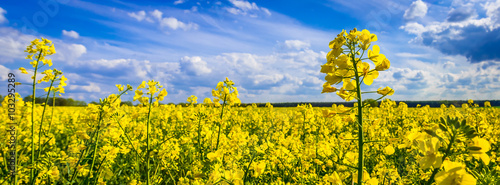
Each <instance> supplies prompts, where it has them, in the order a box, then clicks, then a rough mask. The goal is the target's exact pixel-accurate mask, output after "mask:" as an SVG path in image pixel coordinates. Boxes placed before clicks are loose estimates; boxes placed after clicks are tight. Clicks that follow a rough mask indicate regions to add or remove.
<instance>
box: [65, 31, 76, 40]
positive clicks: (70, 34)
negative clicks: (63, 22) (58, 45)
mask: <svg viewBox="0 0 500 185" xmlns="http://www.w3.org/2000/svg"><path fill="white" fill-rule="evenodd" d="M62 34H63V35H64V36H67V37H71V38H74V39H78V37H80V34H78V32H76V31H73V30H70V31H66V30H63V31H62Z"/></svg>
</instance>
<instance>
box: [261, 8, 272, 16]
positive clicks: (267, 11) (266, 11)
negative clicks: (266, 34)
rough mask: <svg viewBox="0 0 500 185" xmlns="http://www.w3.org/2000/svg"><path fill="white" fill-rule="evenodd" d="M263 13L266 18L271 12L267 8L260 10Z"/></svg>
mask: <svg viewBox="0 0 500 185" xmlns="http://www.w3.org/2000/svg"><path fill="white" fill-rule="evenodd" d="M260 9H261V10H262V11H264V13H266V14H267V15H268V16H271V12H270V11H269V9H267V8H260Z"/></svg>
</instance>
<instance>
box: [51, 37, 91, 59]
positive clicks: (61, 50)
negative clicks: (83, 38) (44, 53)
mask: <svg viewBox="0 0 500 185" xmlns="http://www.w3.org/2000/svg"><path fill="white" fill-rule="evenodd" d="M54 46H55V48H56V54H54V60H61V61H64V62H67V63H74V62H76V59H77V58H79V57H80V56H82V55H83V54H85V53H87V48H86V47H85V46H84V45H81V44H66V43H63V42H60V41H58V42H55V43H54Z"/></svg>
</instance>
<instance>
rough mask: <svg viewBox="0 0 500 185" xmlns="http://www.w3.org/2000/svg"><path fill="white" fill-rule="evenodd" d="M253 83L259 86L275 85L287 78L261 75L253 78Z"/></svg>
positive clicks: (278, 75)
mask: <svg viewBox="0 0 500 185" xmlns="http://www.w3.org/2000/svg"><path fill="white" fill-rule="evenodd" d="M252 78H253V79H254V80H253V83H254V84H256V85H259V84H275V83H277V82H279V81H281V80H283V79H284V78H285V76H284V75H283V74H260V75H255V76H253V77H252Z"/></svg>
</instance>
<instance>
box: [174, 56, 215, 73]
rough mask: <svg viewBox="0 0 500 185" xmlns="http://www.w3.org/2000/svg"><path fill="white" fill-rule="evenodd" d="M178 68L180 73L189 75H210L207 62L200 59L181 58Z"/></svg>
mask: <svg viewBox="0 0 500 185" xmlns="http://www.w3.org/2000/svg"><path fill="white" fill-rule="evenodd" d="M180 66H181V70H182V71H186V72H187V73H188V74H191V75H197V76H198V75H205V74H210V73H211V72H212V69H210V68H209V67H208V65H207V62H205V61H203V60H202V59H201V57H198V56H194V57H188V56H185V57H182V58H181V60H180Z"/></svg>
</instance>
